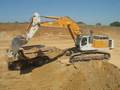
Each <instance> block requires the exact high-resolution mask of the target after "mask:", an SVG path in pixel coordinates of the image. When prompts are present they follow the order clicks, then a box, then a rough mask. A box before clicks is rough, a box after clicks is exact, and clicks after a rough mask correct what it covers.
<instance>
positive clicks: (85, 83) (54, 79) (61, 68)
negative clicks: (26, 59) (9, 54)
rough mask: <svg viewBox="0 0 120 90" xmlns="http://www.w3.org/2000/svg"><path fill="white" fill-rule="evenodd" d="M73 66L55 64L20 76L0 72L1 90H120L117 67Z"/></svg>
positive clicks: (102, 64)
mask: <svg viewBox="0 0 120 90" xmlns="http://www.w3.org/2000/svg"><path fill="white" fill-rule="evenodd" d="M62 59H64V58H62ZM75 66H76V67H77V68H74V66H73V65H70V66H65V65H64V64H61V63H59V60H57V61H54V62H51V63H48V64H45V65H43V66H40V67H37V68H34V69H33V70H32V72H31V73H30V72H29V73H26V74H22V75H20V74H19V72H18V71H4V70H3V71H1V74H0V89H1V90H14V89H15V90H38V89H39V90H120V70H119V69H118V68H117V67H116V66H114V65H112V64H110V63H108V62H103V61H87V62H78V63H75ZM26 70H28V69H26Z"/></svg>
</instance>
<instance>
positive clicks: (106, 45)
mask: <svg viewBox="0 0 120 90" xmlns="http://www.w3.org/2000/svg"><path fill="white" fill-rule="evenodd" d="M41 17H42V18H48V19H53V21H49V22H40V21H39V19H40V16H39V15H38V14H37V15H34V16H33V17H32V21H31V23H30V25H29V27H28V29H27V30H28V31H29V32H28V33H27V34H26V35H24V36H16V37H14V38H13V40H12V43H11V49H8V50H7V56H8V57H11V58H12V61H10V62H9V64H11V63H12V62H13V61H18V60H20V59H24V60H25V59H26V54H25V53H24V45H25V44H26V43H27V42H28V41H29V40H30V39H31V38H32V37H33V35H34V34H35V32H36V31H37V30H38V29H39V27H40V26H45V27H62V28H65V29H66V30H68V32H69V33H70V35H71V37H72V39H73V41H74V43H75V47H71V48H67V49H65V50H63V52H62V53H61V54H60V56H63V55H67V56H69V57H70V58H69V62H70V63H74V62H77V61H85V60H106V59H109V58H110V53H108V52H105V50H108V49H112V48H114V41H113V40H112V39H111V38H110V37H108V36H107V35H93V32H92V31H91V32H90V33H89V34H88V35H84V34H83V32H82V31H81V28H80V26H79V25H78V24H77V23H76V22H75V21H74V20H72V19H71V18H70V17H68V16H63V17H57V16H41ZM30 33H33V34H30ZM34 53H35V52H34ZM33 58H35V57H33Z"/></svg>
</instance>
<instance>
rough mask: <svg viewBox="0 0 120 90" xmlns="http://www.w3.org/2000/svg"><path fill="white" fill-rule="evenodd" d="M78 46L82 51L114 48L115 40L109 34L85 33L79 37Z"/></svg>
mask: <svg viewBox="0 0 120 90" xmlns="http://www.w3.org/2000/svg"><path fill="white" fill-rule="evenodd" d="M76 46H77V47H78V48H79V49H80V50H81V51H88V50H96V49H97V50H102V49H111V48H114V42H113V40H112V39H110V38H109V37H108V36H104V35H95V36H91V35H83V36H79V37H77V39H76Z"/></svg>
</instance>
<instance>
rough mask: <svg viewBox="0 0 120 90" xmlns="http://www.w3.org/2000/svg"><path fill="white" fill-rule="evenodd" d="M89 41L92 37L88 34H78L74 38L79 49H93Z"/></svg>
mask: <svg viewBox="0 0 120 90" xmlns="http://www.w3.org/2000/svg"><path fill="white" fill-rule="evenodd" d="M91 42H92V38H91V37H90V36H89V35H86V36H79V37H78V38H77V40H76V46H77V47H79V49H80V50H81V51H85V50H93V48H91V45H92V44H91Z"/></svg>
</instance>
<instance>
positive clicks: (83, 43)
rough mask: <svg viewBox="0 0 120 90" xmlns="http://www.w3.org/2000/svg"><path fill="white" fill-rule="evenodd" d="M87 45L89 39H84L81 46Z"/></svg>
mask: <svg viewBox="0 0 120 90" xmlns="http://www.w3.org/2000/svg"><path fill="white" fill-rule="evenodd" d="M86 44H87V38H86V37H85V38H83V39H82V41H81V45H82V46H84V45H86Z"/></svg>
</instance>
